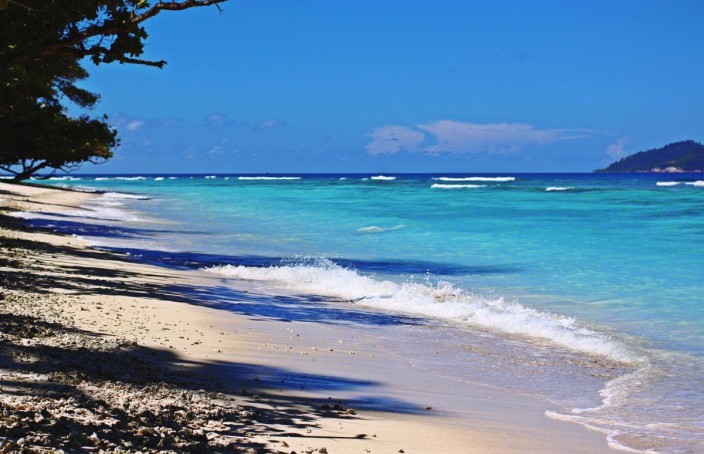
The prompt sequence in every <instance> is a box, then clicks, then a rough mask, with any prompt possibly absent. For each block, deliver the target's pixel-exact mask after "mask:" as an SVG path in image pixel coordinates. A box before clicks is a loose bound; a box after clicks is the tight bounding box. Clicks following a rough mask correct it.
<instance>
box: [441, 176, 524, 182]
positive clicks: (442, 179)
mask: <svg viewBox="0 0 704 454" xmlns="http://www.w3.org/2000/svg"><path fill="white" fill-rule="evenodd" d="M433 180H437V181H497V182H502V181H515V180H516V177H437V178H433Z"/></svg>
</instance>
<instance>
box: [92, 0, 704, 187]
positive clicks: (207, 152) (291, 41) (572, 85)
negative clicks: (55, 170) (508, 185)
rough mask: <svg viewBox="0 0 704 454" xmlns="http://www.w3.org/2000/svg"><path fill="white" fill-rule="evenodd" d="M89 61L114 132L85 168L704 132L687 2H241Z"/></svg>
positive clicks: (699, 65) (232, 165) (567, 156)
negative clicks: (104, 60)
mask: <svg viewBox="0 0 704 454" xmlns="http://www.w3.org/2000/svg"><path fill="white" fill-rule="evenodd" d="M222 8H223V10H224V13H222V14H219V13H218V12H217V10H216V9H215V8H201V9H196V10H188V11H182V12H176V13H171V14H168V13H164V14H162V15H160V16H157V17H155V18H154V19H152V20H151V21H149V22H146V23H145V26H146V29H147V31H148V32H149V34H150V36H149V39H148V46H147V54H146V55H145V57H147V58H154V59H165V60H167V61H168V63H169V64H168V65H167V66H166V67H165V68H164V69H163V70H159V69H156V68H149V67H138V66H129V65H102V66H99V67H94V66H93V65H92V64H87V68H88V69H89V71H90V72H91V78H90V79H88V80H87V81H86V82H85V83H84V86H85V87H86V88H89V89H93V90H95V91H97V92H99V93H100V94H101V95H102V100H101V102H100V104H99V107H98V108H97V109H96V113H100V114H102V113H106V114H108V115H109V116H110V118H111V121H112V123H113V124H114V125H115V126H116V127H117V128H118V130H119V132H120V137H121V140H122V145H121V147H120V148H119V149H118V150H116V154H115V158H113V159H112V161H110V162H109V163H107V164H103V165H100V166H98V167H92V166H86V167H84V168H83V171H84V172H100V173H103V172H125V173H127V172H130V173H142V172H144V173H146V172H149V173H160V172H164V173H166V172H232V173H239V172H241V173H252V172H253V173H257V172H284V173H285V172H422V171H428V172H434V171H435V172H436V171H444V172H448V171H455V172H542V171H546V172H560V171H591V170H593V169H594V168H597V167H600V166H603V165H605V164H607V163H609V162H611V161H613V160H614V159H616V158H618V157H621V156H623V155H625V154H630V153H633V152H636V151H639V150H642V149H648V148H653V147H658V146H661V145H664V144H666V143H668V142H671V141H675V140H683V139H694V140H698V141H702V140H704V137H703V136H704V134H703V131H704V82H703V81H704V61H703V59H702V56H703V55H704V52H703V51H702V49H704V33H702V32H701V26H702V25H701V24H702V18H704V2H701V1H667V2H666V1H619V2H607V1H596V0H591V1H559V2H558V1H530V2H525V1H520V2H519V1H515V2H510V1H503V2H495V1H443V0H436V1H430V0H428V1H400V0H399V1H361V0H357V1H336V0H318V1H313V0H300V1H293V0H292V1H282V0H279V1H273V0H272V1H267V0H258V1H254V0H252V1H250V0H247V1H240V0H230V1H229V2H226V3H224V4H223V5H222Z"/></svg>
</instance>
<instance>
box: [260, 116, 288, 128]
mask: <svg viewBox="0 0 704 454" xmlns="http://www.w3.org/2000/svg"><path fill="white" fill-rule="evenodd" d="M285 124H286V122H285V121H283V120H276V119H274V118H270V119H268V120H262V121H260V122H259V123H257V124H256V125H254V127H252V129H254V130H255V131H259V130H262V129H275V128H280V127H282V126H284V125H285Z"/></svg>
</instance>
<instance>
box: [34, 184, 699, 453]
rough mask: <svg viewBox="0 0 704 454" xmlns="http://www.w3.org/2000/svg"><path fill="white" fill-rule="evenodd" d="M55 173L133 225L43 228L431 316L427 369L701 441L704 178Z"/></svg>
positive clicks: (662, 446) (652, 442)
mask: <svg viewBox="0 0 704 454" xmlns="http://www.w3.org/2000/svg"><path fill="white" fill-rule="evenodd" d="M46 182H48V183H51V184H57V185H64V186H71V187H78V188H83V189H91V190H100V191H103V192H104V194H103V196H102V197H100V198H98V199H97V200H96V201H95V202H92V203H91V205H90V208H91V209H92V210H94V212H95V217H97V218H104V219H110V220H111V221H110V222H113V223H116V224H117V225H119V226H120V227H119V228H116V229H114V230H112V231H111V232H107V233H106V231H105V229H94V230H91V229H86V228H85V227H81V226H80V225H79V224H78V223H76V222H71V221H70V220H67V219H46V218H43V217H42V216H33V215H31V214H28V215H26V217H28V218H33V219H31V220H30V222H33V223H35V224H36V225H43V226H47V227H51V228H54V229H55V230H60V231H66V232H67V233H72V234H76V235H79V236H83V237H86V238H88V239H89V240H90V241H91V242H92V243H93V244H94V245H95V246H96V247H101V248H106V249H112V250H118V251H121V252H129V253H130V254H132V255H133V256H134V257H135V259H136V260H148V261H155V262H160V263H162V264H166V265H168V266H179V267H190V268H198V269H207V270H208V271H209V272H212V273H218V274H220V275H222V276H225V277H234V278H241V279H252V280H259V281H262V282H267V283H269V284H270V285H272V286H277V287H281V288H286V289H290V290H292V291H295V292H297V293H299V294H307V295H312V296H314V295H322V296H329V297H335V298H339V299H341V300H343V301H346V302H348V303H349V302H352V303H353V304H355V305H357V306H359V307H363V308H364V307H366V308H369V309H370V311H374V313H376V312H378V311H384V312H389V313H394V314H406V315H409V316H413V317H420V318H427V319H430V320H433V323H435V324H439V325H440V326H442V332H443V334H442V339H443V340H442V346H440V347H439V348H442V349H443V350H442V351H443V352H444V353H445V355H444V356H443V357H442V359H441V360H440V359H438V358H437V357H434V356H433V357H431V356H430V355H427V356H426V357H414V349H412V348H409V347H408V345H412V344H413V343H418V342H423V343H424V344H427V343H430V344H432V343H433V342H439V341H437V340H436V339H434V338H433V336H430V335H429V336H428V337H429V338H428V339H422V340H419V339H407V342H400V341H399V340H398V339H396V340H393V342H396V343H397V344H398V345H399V347H398V348H399V349H401V350H403V354H405V355H408V356H409V359H411V360H412V361H413V362H414V364H416V365H417V366H418V367H424V368H438V369H442V371H443V374H444V376H447V377H451V378H452V379H456V380H462V381H482V380H483V381H485V382H489V383H492V384H495V385H496V386H499V387H504V388H509V389H512V390H516V391H519V392H523V393H527V394H534V395H539V396H542V397H544V398H545V399H546V401H547V402H549V403H550V405H549V407H550V408H546V414H547V416H549V417H551V418H558V419H563V420H569V421H573V422H575V423H579V424H583V425H585V426H587V427H589V428H590V429H593V430H598V431H601V432H603V433H604V434H605V435H606V436H607V437H608V438H609V442H610V444H611V445H612V446H614V447H620V448H622V449H636V450H645V449H653V450H656V451H659V452H704V410H703V409H704V175H701V174H633V175H613V174H510V173H509V174H493V175H489V174H384V175H379V174H364V175H362V174H339V175H331V174H325V175H270V174H261V175H147V174H144V175H75V176H71V177H54V178H53V179H51V180H47V181H46ZM81 228H83V230H81ZM349 322H350V323H353V322H354V321H349ZM389 342H392V341H391V340H390V341H389ZM402 345H405V347H402ZM518 377H521V378H520V379H518Z"/></svg>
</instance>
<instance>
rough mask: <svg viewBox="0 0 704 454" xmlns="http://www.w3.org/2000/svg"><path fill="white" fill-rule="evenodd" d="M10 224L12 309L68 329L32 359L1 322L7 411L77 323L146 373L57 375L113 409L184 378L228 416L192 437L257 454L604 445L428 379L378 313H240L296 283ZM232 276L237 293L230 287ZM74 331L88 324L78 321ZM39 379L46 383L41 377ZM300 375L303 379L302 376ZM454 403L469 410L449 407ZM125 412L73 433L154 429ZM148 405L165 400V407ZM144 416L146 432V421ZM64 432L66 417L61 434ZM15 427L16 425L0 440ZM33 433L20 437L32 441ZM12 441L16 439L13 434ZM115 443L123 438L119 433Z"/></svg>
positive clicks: (105, 444) (5, 188)
mask: <svg viewBox="0 0 704 454" xmlns="http://www.w3.org/2000/svg"><path fill="white" fill-rule="evenodd" d="M21 188H25V187H24V186H15V185H9V184H5V183H2V184H0V200H2V202H3V205H7V201H8V200H10V201H12V202H11V203H12V204H14V205H15V206H14V207H13V208H15V209H20V210H29V211H36V210H40V211H44V212H58V213H62V212H63V213H66V211H70V210H75V209H77V207H78V206H80V205H81V204H82V203H83V202H85V200H86V199H87V198H90V197H95V195H91V194H87V193H77V192H67V191H62V192H61V193H60V194H57V192H54V190H53V189H49V188H46V189H39V188H36V187H35V188H34V189H31V190H25V189H21ZM18 191H19V195H18ZM13 193H14V194H13ZM10 227H11V226H10ZM2 236H3V248H5V247H7V248H10V249H11V250H12V251H14V252H13V253H12V254H11V255H8V254H6V257H9V258H11V260H6V262H7V263H3V264H2V265H3V274H5V275H6V276H7V275H9V273H10V272H11V273H14V274H15V275H18V276H19V275H20V274H21V275H22V279H21V281H20V282H21V285H20V288H14V287H13V285H17V284H16V283H10V282H4V283H3V284H2V285H3V287H7V288H8V289H3V295H5V298H4V299H3V300H2V302H1V304H2V311H3V312H4V313H5V314H10V313H12V314H14V315H15V316H23V317H32V323H36V324H37V326H45V325H46V324H47V323H50V324H52V325H51V326H50V327H49V328H47V329H49V330H50V333H54V331H51V330H55V331H57V332H58V333H59V334H56V335H55V334H51V335H47V336H45V337H41V339H43V341H42V342H44V341H46V342H48V343H49V344H47V345H44V344H41V343H38V344H37V345H38V346H39V348H38V351H39V354H38V356H39V358H40V359H39V360H37V361H35V362H28V363H27V364H28V365H27V366H26V367H24V366H23V364H25V363H23V362H17V361H14V359H13V358H15V357H11V356H10V355H7V354H5V352H6V351H7V350H8V348H10V347H12V348H15V347H16V346H18V345H23V344H25V343H27V342H28V341H27V340H24V339H30V341H31V342H30V344H31V343H32V342H35V341H36V336H35V338H31V337H26V334H22V333H17V334H12V336H14V337H9V338H8V337H7V335H5V334H3V336H5V337H3V343H2V347H3V355H2V356H3V363H2V369H3V370H2V372H0V373H2V375H3V376H2V381H3V385H2V389H3V391H2V394H0V397H2V402H3V408H4V409H5V410H6V411H8V412H12V411H13V403H14V405H15V407H16V406H17V405H27V404H26V401H27V400H31V399H33V398H34V396H35V394H36V393H37V391H36V389H42V390H44V389H45V388H43V387H39V386H37V387H36V388H35V390H34V391H33V393H35V394H33V393H26V394H23V393H19V394H17V395H13V394H12V393H8V392H7V389H10V388H9V387H8V386H6V385H5V382H7V381H8V379H7V376H8V375H7V374H8V373H11V374H13V377H14V380H15V381H17V382H18V383H27V382H28V381H31V380H35V381H38V382H43V381H44V380H46V378H47V376H48V375H50V372H56V373H57V374H61V373H63V372H62V371H58V372H57V371H50V372H46V370H45V369H46V368H45V369H42V371H43V372H42V373H41V374H38V373H37V372H36V371H34V370H33V369H32V368H39V367H38V366H35V365H36V364H39V365H42V364H41V363H42V359H41V354H43V350H49V349H50V348H52V349H54V350H52V351H53V352H54V353H56V352H55V346H54V345H52V344H51V342H54V340H52V339H54V338H60V339H63V338H64V337H65V336H68V333H70V335H71V336H74V337H75V336H84V337H85V338H81V339H83V340H75V339H74V340H73V342H78V343H79V344H81V345H83V348H84V349H89V346H90V345H91V343H90V342H89V340H92V341H93V343H95V342H94V339H96V338H99V339H105V340H108V342H106V343H105V346H102V344H101V346H100V347H98V348H97V349H96V350H95V351H94V352H92V355H93V356H94V359H96V360H99V359H100V358H101V357H106V358H113V357H115V356H120V357H121V358H122V357H123V356H121V355H122V354H123V353H124V358H127V359H125V361H127V362H128V363H129V362H134V361H137V362H139V361H142V362H143V363H139V364H141V365H142V366H141V367H144V369H145V371H147V372H148V373H147V374H146V375H147V376H146V377H140V373H139V371H133V370H130V373H129V374H126V373H125V371H124V370H120V368H118V370H117V371H110V370H108V371H100V370H98V371H97V372H96V371H93V370H89V372H88V373H85V372H84V375H81V377H82V379H83V382H82V383H76V384H66V383H64V382H63V381H60V382H59V383H60V385H61V386H73V388H74V390H75V389H79V390H80V391H81V393H82V394H83V395H96V396H98V399H103V400H105V402H107V403H108V405H109V406H110V407H112V408H113V410H116V409H118V405H117V404H116V403H115V402H118V401H120V400H124V396H121V394H123V395H129V394H130V393H136V395H142V396H143V397H146V396H148V395H149V392H148V391H145V389H150V388H149V387H150V386H154V385H155V382H156V383H161V382H163V381H166V383H167V385H168V386H167V387H166V388H164V389H162V390H160V392H163V393H164V395H163V396H157V397H158V398H154V399H152V400H154V401H155V402H150V405H152V406H153V407H154V408H157V409H158V408H165V406H168V405H173V402H174V401H176V402H178V397H177V396H176V397H175V396H174V394H178V393H179V392H183V391H185V393H186V394H185V395H188V396H190V397H189V398H190V400H189V401H188V402H192V401H193V396H194V395H195V396H197V397H195V399H196V401H198V402H201V401H202V402H207V404H203V405H202V407H204V408H200V409H198V411H201V413H202V414H206V413H207V412H208V411H209V409H212V408H218V409H219V410H218V411H220V412H222V413H221V415H220V417H219V418H218V419H221V420H223V422H221V423H220V425H219V426H218V427H214V428H211V429H212V430H211V431H210V432H208V433H211V434H214V435H207V434H206V435H202V434H201V435H199V434H195V435H192V437H193V441H192V442H193V443H201V445H199V446H200V447H201V449H202V447H203V446H208V447H209V448H208V449H215V448H214V445H215V444H220V445H221V449H225V450H226V449H234V448H237V449H242V450H245V449H253V450H254V451H253V452H259V451H262V452H277V451H280V452H290V451H291V450H295V451H296V452H307V450H316V449H317V450H319V452H322V450H321V448H323V447H325V448H326V449H325V450H326V451H329V452H363V450H365V449H367V450H369V451H370V452H399V451H400V450H403V451H405V452H526V451H540V452H566V451H569V452H607V451H610V450H609V449H608V447H607V442H606V440H605V438H604V436H603V435H601V434H598V433H595V432H590V431H588V430H586V429H584V428H582V427H581V426H578V425H576V424H573V423H567V422H562V421H556V420H551V419H549V418H547V417H546V416H545V415H544V411H545V402H542V401H540V400H539V399H534V398H529V397H527V396H524V395H518V394H516V393H512V392H509V391H504V392H502V391H501V390H500V389H495V388H488V387H482V386H480V385H473V386H466V385H464V386H458V389H457V390H454V391H453V390H441V389H433V387H432V386H428V385H432V384H433V383H434V381H436V380H437V377H434V376H433V375H432V374H428V373H427V372H425V371H422V370H419V369H418V368H414V367H413V366H412V365H409V364H408V363H406V362H405V361H404V360H403V358H400V357H397V356H394V355H392V354H390V353H389V352H388V351H387V350H385V349H384V348H380V347H379V346H378V345H376V343H375V341H374V335H376V334H377V333H375V332H372V334H369V333H368V332H369V331H370V330H368V329H367V328H368V327H365V326H355V325H353V324H331V323H322V322H321V321H317V322H316V321H312V320H307V321H290V320H289V321H286V320H284V319H279V320H276V319H272V318H266V317H263V316H261V314H259V313H257V312H256V311H251V310H250V311H249V313H247V311H245V310H243V309H242V308H240V310H239V311H237V312H236V311H233V310H228V305H231V304H233V301H235V303H237V301H238V300H237V298H240V299H242V300H246V302H247V304H268V303H270V302H271V301H272V298H292V297H295V296H296V295H290V294H286V292H281V293H279V294H278V295H272V294H271V293H270V292H268V291H267V292H264V291H262V289H261V288H260V287H261V285H260V284H257V283H252V282H245V281H237V282H236V284H237V285H236V286H234V284H235V282H234V280H233V279H225V278H223V277H221V276H217V275H211V274H208V273H204V272H198V271H181V270H174V269H167V268H163V267H159V266H153V265H145V264H140V263H135V262H131V261H128V260H127V259H126V257H124V256H120V255H117V254H112V253H107V252H103V251H97V250H94V249H90V248H88V247H87V244H86V243H85V242H83V241H80V240H78V239H76V238H73V237H70V236H61V235H56V234H50V233H45V232H41V233H38V232H27V231H24V230H16V229H15V228H8V226H7V225H6V223H3V229H2ZM5 243H8V244H9V245H7V246H6V244H5ZM20 255H24V257H19V256H20ZM40 273H41V274H40ZM233 286H234V287H233ZM233 288H235V289H236V291H234V292H233ZM8 295H9V296H10V297H9V298H8V297H7V296H8ZM245 296H246V299H245ZM40 300H41V302H40ZM296 303H301V304H303V303H304V302H303V301H297V302H296ZM316 304H320V305H321V307H325V308H328V307H331V306H334V303H330V302H325V301H321V302H316ZM9 307H11V308H12V311H9V310H8V308H9ZM309 310H312V311H315V310H316V308H315V307H313V308H309ZM37 329H39V328H37ZM76 329H79V330H81V331H80V332H76V331H75V330H76ZM398 329H407V328H404V327H403V326H402V327H401V328H398ZM5 331H7V330H6V329H5V328H4V329H3V332H5ZM371 331H379V332H383V334H385V335H389V334H393V333H394V332H392V331H389V328H388V327H383V326H382V327H380V328H379V327H376V328H375V329H374V330H371ZM13 333H14V332H13ZM23 336H25V337H23ZM69 337H70V336H69ZM33 339H34V340H33ZM340 341H342V343H340ZM62 342H63V341H62ZM62 345H63V344H62ZM69 345H71V344H69ZM101 348H102V350H101ZM331 350H332V351H331ZM89 351H90V349H89ZM117 352H119V355H116V353H117ZM44 353H45V352H44ZM83 353H85V352H84V351H83V350H81V351H80V352H78V353H77V352H76V351H75V349H71V348H64V351H63V356H62V357H61V358H60V359H58V360H57V359H56V358H54V359H53V361H59V366H60V365H61V361H69V362H70V360H71V358H72V357H73V356H75V355H78V356H79V357H80V355H81V354H83ZM117 364H120V363H117ZM42 366H43V365H42ZM72 367H76V365H75V364H72ZM91 367H92V366H91ZM57 368H60V367H58V366H57ZM39 369H41V368H39ZM48 369H49V370H50V369H51V367H48ZM89 369H90V368H89ZM8 370H9V372H8ZM37 374H38V375H37ZM101 374H102V375H101ZM111 374H112V375H111ZM133 374H134V375H136V376H137V378H136V377H134V376H132V375H133ZM160 374H161V375H160ZM126 375H127V376H126ZM105 376H107V377H111V378H109V379H108V382H109V383H110V384H112V385H114V386H115V387H116V388H117V389H120V386H127V388H129V389H123V390H122V392H112V393H111V394H110V393H107V394H106V392H105V389H101V387H102V388H104V387H105V386H104V385H105V383H104V382H101V381H100V380H103V381H104V380H105V378H104V377H105ZM58 380H64V379H62V378H58ZM282 380H283V382H282ZM140 381H141V382H145V383H146V384H144V385H143V388H142V389H139V386H142V385H138V384H137V383H139V382H140ZM51 383H55V382H51ZM96 383H99V384H96ZM195 383H199V384H203V383H204V385H203V386H205V388H204V389H205V392H204V393H203V395H202V396H201V395H200V394H197V393H198V392H199V391H193V389H194V387H195V385H194V384H195ZM45 385H46V386H48V385H47V384H46V383H42V386H45ZM301 386H302V387H303V388H305V389H300V388H301ZM19 387H21V386H20V385H17V386H16V387H15V388H19ZM48 387H51V386H48ZM48 387H47V388H46V389H48ZM196 389H199V388H196ZM42 392H43V391H42ZM54 392H57V391H55V390H54ZM140 393H142V394H140ZM188 393H196V394H188ZM458 393H461V395H458ZM157 394H158V393H157ZM42 399H49V400H41V399H39V400H40V402H38V403H37V405H39V406H42V405H43V406H45V407H50V405H51V404H50V400H53V401H56V400H57V399H55V398H51V399H50V398H48V397H46V395H44V397H42ZM35 400H36V399H35ZM93 400H96V399H93ZM343 401H344V403H341V402H343ZM453 401H454V402H453ZM18 402H24V403H20V404H18ZM167 402H171V403H168V404H167ZM176 406H178V405H176ZM181 406H182V407H183V406H186V407H187V405H186V402H181ZM453 406H454V407H462V408H465V410H466V411H464V412H458V411H455V410H456V409H454V408H452V407H453ZM428 407H430V408H428ZM119 410H120V411H121V412H122V413H121V415H122V417H123V419H124V421H122V422H123V423H124V424H123V425H124V426H125V429H124V433H119V431H116V433H114V434H113V433H110V432H109V431H107V432H104V433H101V434H98V432H94V433H95V434H96V437H94V438H91V437H92V434H84V435H85V439H81V440H80V441H79V442H80V443H93V446H94V447H96V448H97V447H99V448H101V449H108V450H110V449H113V450H114V449H116V448H117V447H119V446H120V445H119V444H117V442H116V439H119V437H123V438H129V436H127V435H126V433H130V434H131V435H130V436H131V437H132V439H133V440H132V441H129V440H128V443H132V448H134V447H135V443H136V442H138V441H140V440H141V441H144V440H145V439H146V440H147V441H148V440H149V436H150V435H149V434H150V432H149V429H150V428H151V429H153V427H150V425H149V424H146V423H145V422H143V421H142V422H139V421H141V420H140V419H139V416H138V413H135V414H134V415H132V414H131V413H130V411H129V409H125V408H124V405H123V406H122V407H120V408H119ZM47 411H48V412H49V413H51V411H50V410H47ZM150 411H151V412H152V413H154V414H160V413H159V411H161V410H157V411H152V410H150ZM177 411H178V410H177ZM35 413H37V412H36V411H35ZM39 413H41V411H39ZM113 413H114V412H113ZM166 413H167V416H168V417H169V418H170V421H168V422H170V423H173V424H176V426H177V427H178V428H179V429H173V428H172V429H171V430H172V431H174V433H175V434H176V435H173V434H171V435H169V436H171V437H172V438H173V437H177V438H178V437H179V435H178V434H180V433H182V432H183V433H187V432H188V431H189V430H190V431H198V430H199V428H198V427H196V428H190V427H187V426H188V425H189V424H190V423H189V422H188V421H186V420H185V419H187V418H183V419H184V421H182V423H181V424H182V425H181V426H179V425H178V424H179V422H178V417H176V416H173V415H170V414H169V413H168V411H167V412H166ZM172 413H173V411H172ZM250 413H251V414H250ZM254 413H256V418H255V416H254V415H253V414H254ZM98 416H99V415H96V414H95V412H93V417H94V419H95V421H92V422H91V424H93V426H95V427H102V426H100V425H99V423H100V421H103V420H101V419H100V418H99V417H98ZM110 417H113V418H115V416H114V415H112V416H110ZM42 418H44V419H46V420H49V421H51V420H52V418H53V419H57V418H54V417H53V416H52V417H51V418H50V417H46V416H42ZM203 418H204V419H198V417H197V416H196V417H195V418H194V419H195V421H201V425H207V424H206V422H202V421H208V419H210V418H209V417H205V416H204V417H203ZM35 419H36V418H35ZM115 419H118V420H119V418H115ZM157 419H158V418H157ZM173 420H176V422H174V421H173ZM130 421H133V422H134V421H138V422H139V423H138V424H137V426H139V427H138V428H136V429H134V430H132V429H128V428H129V427H130V426H129V422H130ZM161 422H166V421H161ZM210 422H211V423H212V419H211V421H210ZM37 424H39V423H37ZM208 424H209V423H208ZM154 425H155V424H152V426H154ZM197 425H198V424H196V426H197ZM93 426H91V427H93ZM52 427H53V426H52ZM160 427H161V426H160ZM164 427H167V426H164ZM4 429H5V428H4V427H3V430H0V439H2V438H1V437H2V436H5V435H4V434H3V432H5V430H4ZM45 429H46V428H45ZM200 429H202V427H201V428H200ZM56 430H59V429H56ZM139 430H142V431H143V434H142V435H139ZM130 431H131V432H130ZM309 431H310V432H309ZM70 434H71V431H70V430H69V431H68V433H67V435H66V436H68V435H70ZM101 435H103V437H101ZM140 437H142V438H140ZM197 437H201V438H200V439H198V438H197ZM209 437H210V439H209ZM228 437H232V438H228ZM11 438H12V436H6V439H5V440H4V443H7V442H8V441H7V440H8V439H11ZM25 438H26V439H25V443H30V442H28V441H27V437H25ZM181 438H184V440H186V441H183V442H184V443H185V442H190V441H188V437H181ZM203 438H205V440H203ZM96 439H97V441H96ZM162 439H163V437H162ZM18 440H19V439H17V438H15V439H14V440H13V441H12V443H16V441H18ZM228 440H229V441H228ZM211 442H212V444H211ZM110 443H112V444H114V445H115V447H110V446H109V444H110ZM202 443H206V445H203V444H202ZM227 443H230V446H229V447H227V446H226V444H227ZM6 446H7V445H6ZM3 448H4V447H3ZM148 448H149V449H154V450H168V449H174V448H169V447H168V446H161V447H159V446H158V443H156V445H155V446H148ZM0 449H2V448H0ZM125 449H128V450H129V449H131V448H130V447H129V446H127V447H126V448H125ZM178 449H182V448H178ZM178 449H177V450H178Z"/></svg>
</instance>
